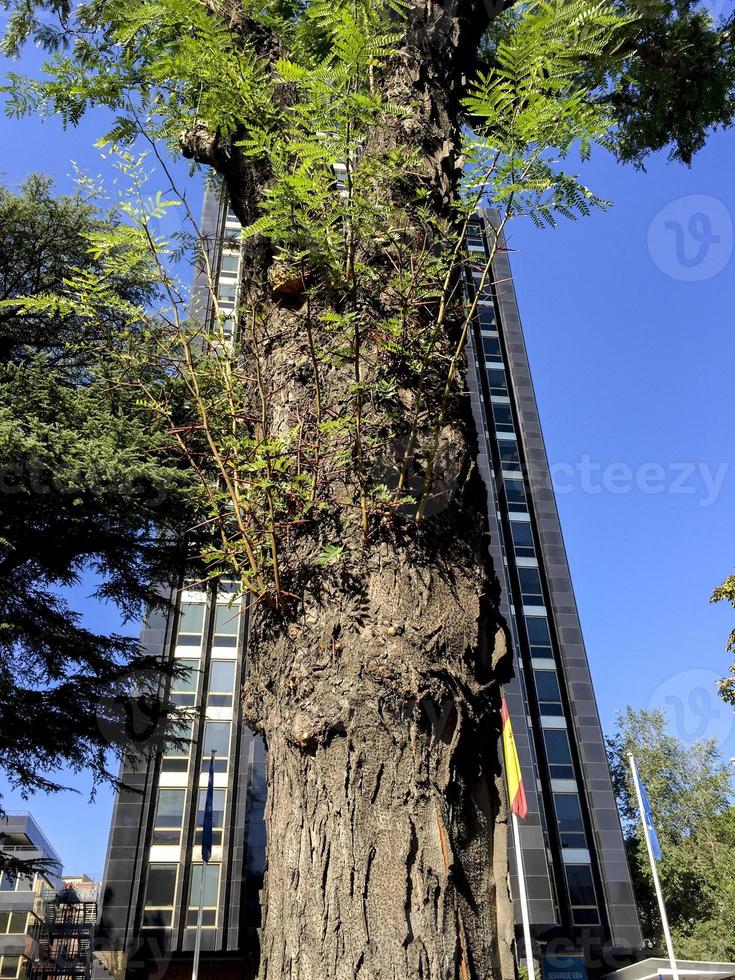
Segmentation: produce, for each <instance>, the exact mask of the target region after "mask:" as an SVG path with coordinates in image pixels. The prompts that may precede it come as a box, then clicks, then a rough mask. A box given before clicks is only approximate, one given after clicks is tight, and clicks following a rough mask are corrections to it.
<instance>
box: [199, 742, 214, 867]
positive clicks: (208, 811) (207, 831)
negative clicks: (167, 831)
mask: <svg viewBox="0 0 735 980" xmlns="http://www.w3.org/2000/svg"><path fill="white" fill-rule="evenodd" d="M213 804H214V752H213V753H212V758H211V759H210V760H209V782H208V783H207V798H206V800H205V801H204V822H203V824H202V861H204V863H205V864H206V863H207V862H208V861H209V859H210V858H211V856H212V807H213Z"/></svg>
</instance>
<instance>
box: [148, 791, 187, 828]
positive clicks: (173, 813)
mask: <svg viewBox="0 0 735 980" xmlns="http://www.w3.org/2000/svg"><path fill="white" fill-rule="evenodd" d="M185 798H186V792H185V790H183V789H159V791H158V805H157V806H156V822H155V826H156V827H180V826H181V822H182V820H183V819H184V800H185Z"/></svg>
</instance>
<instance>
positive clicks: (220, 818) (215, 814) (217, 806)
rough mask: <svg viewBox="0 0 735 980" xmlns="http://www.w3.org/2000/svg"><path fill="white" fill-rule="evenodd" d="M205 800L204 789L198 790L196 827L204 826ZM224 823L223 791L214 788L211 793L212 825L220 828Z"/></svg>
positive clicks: (205, 793) (205, 792)
mask: <svg viewBox="0 0 735 980" xmlns="http://www.w3.org/2000/svg"><path fill="white" fill-rule="evenodd" d="M206 802H207V791H206V789H200V790H199V808H198V810H197V827H199V828H201V827H203V826H204V805H205V803H206ZM224 823H225V791H224V790H223V789H216V790H215V791H214V793H213V794H212V826H213V827H219V828H220V829H221V828H222V827H223V826H224Z"/></svg>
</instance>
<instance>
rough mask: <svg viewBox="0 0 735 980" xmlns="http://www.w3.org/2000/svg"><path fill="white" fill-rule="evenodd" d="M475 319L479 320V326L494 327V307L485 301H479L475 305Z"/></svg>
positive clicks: (487, 328)
mask: <svg viewBox="0 0 735 980" xmlns="http://www.w3.org/2000/svg"><path fill="white" fill-rule="evenodd" d="M477 319H478V320H479V321H480V326H481V327H484V328H485V329H486V330H489V329H490V328H491V327H495V309H494V307H493V306H492V305H488V304H486V303H481V304H480V305H479V306H478V307H477Z"/></svg>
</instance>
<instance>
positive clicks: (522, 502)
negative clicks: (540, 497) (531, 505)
mask: <svg viewBox="0 0 735 980" xmlns="http://www.w3.org/2000/svg"><path fill="white" fill-rule="evenodd" d="M503 486H504V487H505V499H506V501H507V503H508V510H509V511H515V512H516V513H517V512H519V511H521V512H523V511H526V510H528V504H527V503H526V491H525V489H524V487H523V481H522V480H503Z"/></svg>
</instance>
